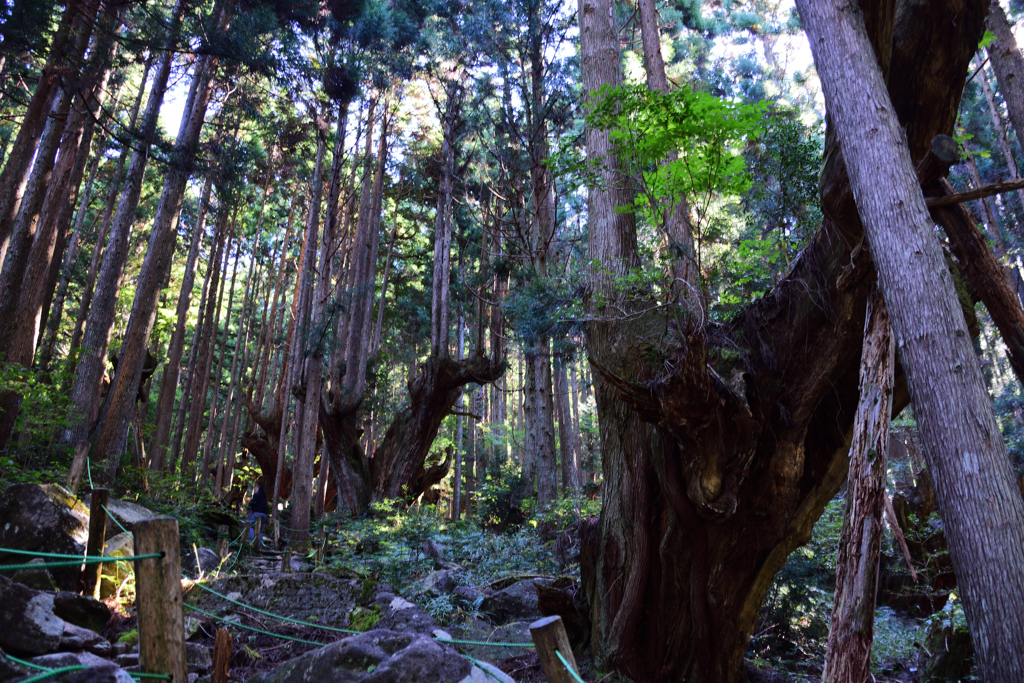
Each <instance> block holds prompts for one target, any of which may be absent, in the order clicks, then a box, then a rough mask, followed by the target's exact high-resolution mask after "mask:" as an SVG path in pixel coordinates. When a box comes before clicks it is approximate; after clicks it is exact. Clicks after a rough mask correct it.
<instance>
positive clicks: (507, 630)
mask: <svg viewBox="0 0 1024 683" xmlns="http://www.w3.org/2000/svg"><path fill="white" fill-rule="evenodd" d="M530 623H531V622H529V621H513V622H511V623H508V624H504V625H502V626H492V625H491V624H490V623H488V622H487V620H485V619H481V618H479V617H477V618H473V619H470V620H468V621H466V622H465V623H463V624H461V625H459V626H457V627H452V629H451V632H452V633H454V634H455V638H457V639H458V640H473V641H476V642H481V643H523V644H532V643H533V636H532V635H531V634H530ZM458 648H459V651H460V652H463V653H465V654H467V655H470V656H471V657H475V658H476V659H504V658H505V657H519V656H521V655H525V654H529V653H531V652H533V649H532V648H531V647H529V646H527V647H494V646H492V645H463V644H460V645H459V646H458Z"/></svg>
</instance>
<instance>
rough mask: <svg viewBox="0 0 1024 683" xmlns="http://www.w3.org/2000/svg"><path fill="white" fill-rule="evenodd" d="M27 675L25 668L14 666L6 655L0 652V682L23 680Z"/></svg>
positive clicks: (26, 668) (19, 665)
mask: <svg viewBox="0 0 1024 683" xmlns="http://www.w3.org/2000/svg"><path fill="white" fill-rule="evenodd" d="M28 675H29V670H28V667H27V666H22V665H21V664H15V663H14V662H12V661H11V660H10V659H8V657H7V655H5V654H4V653H3V652H0V681H9V680H12V679H15V678H23V677H25V676H28Z"/></svg>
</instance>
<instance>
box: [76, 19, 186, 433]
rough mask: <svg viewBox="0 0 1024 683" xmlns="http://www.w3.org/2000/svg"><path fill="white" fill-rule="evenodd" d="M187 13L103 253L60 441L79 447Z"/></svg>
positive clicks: (163, 63) (173, 32) (171, 33)
mask: <svg viewBox="0 0 1024 683" xmlns="http://www.w3.org/2000/svg"><path fill="white" fill-rule="evenodd" d="M184 9H185V0H177V2H176V3H175V5H174V9H172V10H171V17H170V22H169V25H168V27H167V37H166V39H165V41H164V44H163V48H164V50H163V53H162V54H161V56H160V61H159V65H158V67H157V73H156V76H155V77H154V79H153V87H152V92H151V93H150V96H149V102H148V103H147V104H146V113H145V115H144V116H143V118H142V130H141V135H140V138H141V139H140V141H139V144H138V146H137V147H135V148H134V149H133V150H132V156H131V162H130V163H129V165H128V172H127V175H126V176H125V180H124V184H123V185H122V186H121V190H120V192H119V193H118V195H117V197H118V204H117V211H116V213H115V214H114V218H113V223H112V225H111V230H110V237H109V240H108V244H107V246H106V248H105V249H104V253H103V261H102V265H101V266H100V270H99V273H98V276H97V278H98V279H97V284H96V290H95V292H94V294H93V301H92V303H91V305H90V306H89V315H88V320H87V326H86V330H85V334H84V336H83V339H82V346H83V349H82V354H81V356H80V358H79V361H78V366H77V369H76V372H75V380H74V383H73V385H72V387H71V396H70V404H71V405H70V409H69V415H68V424H69V426H68V428H67V429H65V430H64V431H63V433H62V434H61V439H60V441H61V443H62V444H63V445H69V446H74V445H75V444H78V443H80V442H81V441H84V440H85V438H86V436H87V435H88V432H89V426H90V421H91V419H92V415H93V413H94V412H95V407H96V404H97V402H98V399H99V386H100V380H101V378H102V377H103V373H104V371H105V370H106V366H107V347H108V346H109V344H110V334H111V327H112V326H113V322H114V309H115V305H116V303H117V294H118V290H119V289H120V286H121V278H122V276H123V275H124V264H125V261H126V260H127V258H128V238H129V236H130V234H131V228H132V224H133V223H134V222H135V210H136V209H137V208H138V205H139V197H140V194H141V192H142V181H143V178H144V176H145V173H146V164H147V162H148V160H149V149H150V146H151V145H152V144H153V141H154V139H155V137H156V125H157V118H158V117H159V114H160V107H161V105H162V104H163V99H164V93H165V92H166V91H167V80H168V78H169V77H170V73H171V63H172V61H173V59H174V54H175V52H176V50H175V46H176V44H177V40H178V31H179V28H180V26H181V17H182V14H183V13H184ZM126 151H127V150H126Z"/></svg>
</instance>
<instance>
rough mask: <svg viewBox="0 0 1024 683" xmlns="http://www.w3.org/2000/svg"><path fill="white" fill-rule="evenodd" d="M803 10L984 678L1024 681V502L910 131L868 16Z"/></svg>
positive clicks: (824, 2) (833, 1)
mask: <svg viewBox="0 0 1024 683" xmlns="http://www.w3.org/2000/svg"><path fill="white" fill-rule="evenodd" d="M797 8H798V10H799V11H800V16H801V19H802V20H803V23H804V28H805V30H806V31H807V34H808V39H809V40H810V43H811V48H812V52H813V54H814V61H815V65H816V66H817V69H818V73H819V75H820V76H821V80H822V87H823V90H824V93H825V98H826V102H827V105H828V107H829V111H830V113H831V116H832V118H833V121H834V123H835V128H836V131H837V134H838V137H839V139H840V141H841V143H842V145H843V150H844V157H845V159H846V163H847V168H848V170H849V176H850V181H851V186H852V188H853V192H854V196H855V197H856V199H857V208H858V211H859V213H860V215H861V218H862V220H863V222H864V228H865V232H866V236H867V239H868V242H869V244H870V245H871V255H872V257H873V259H874V262H875V266H876V268H877V269H878V276H879V281H880V283H881V285H882V291H883V293H884V294H885V300H886V304H887V306H888V308H889V310H890V312H891V313H892V320H893V328H894V330H895V335H896V338H897V339H898V344H897V346H898V347H899V349H900V359H901V361H902V366H903V368H904V370H905V372H906V373H907V383H908V385H909V388H910V392H911V397H912V399H913V406H914V416H915V418H916V419H917V422H918V426H919V429H920V435H921V440H922V443H923V445H924V452H925V456H926V459H927V461H928V468H929V470H930V471H931V473H932V478H933V481H934V484H935V493H936V497H937V500H938V503H939V510H940V513H941V515H942V518H943V523H944V526H945V529H946V537H947V539H948V541H949V547H950V556H951V558H952V560H953V566H954V568H955V570H956V575H957V579H958V584H959V587H960V593H961V595H962V597H963V600H964V610H965V612H966V614H967V620H968V625H969V626H970V629H971V633H972V636H973V640H974V646H975V649H976V651H977V653H978V664H979V667H980V669H981V673H982V676H983V677H984V678H985V679H986V680H989V681H994V682H996V683H999V682H1001V681H1006V682H1009V681H1020V680H1024V499H1022V498H1021V496H1020V492H1019V491H1018V490H1017V486H1016V481H1015V479H1014V477H1013V473H1012V471H1011V469H1010V464H1009V460H1008V459H1007V456H1006V447H1005V444H1004V442H1003V438H1002V435H1001V434H1000V432H999V427H998V425H997V424H996V420H995V415H994V413H993V410H992V404H991V401H990V399H989V396H988V394H987V392H986V391H985V385H984V380H983V378H982V374H981V369H980V367H979V366H978V363H977V359H976V358H975V355H974V349H973V348H972V346H971V342H970V336H969V334H968V331H967V325H966V322H965V319H964V315H963V313H962V311H961V308H960V304H959V302H958V299H957V293H956V291H955V290H954V288H953V283H952V282H951V278H950V274H949V272H948V271H947V269H946V263H945V260H944V258H943V254H942V249H941V247H940V245H939V243H938V241H937V240H936V239H935V237H934V233H933V221H932V219H931V217H930V216H929V215H928V210H927V208H926V207H925V203H924V197H923V195H922V193H921V191H920V188H919V187H918V179H917V177H916V175H915V173H914V168H913V165H912V162H911V155H910V153H909V150H908V149H907V142H906V138H905V137H904V133H903V131H902V128H901V126H900V122H899V120H898V119H897V117H896V114H895V112H894V111H893V104H892V102H891V101H890V99H889V96H888V95H887V93H886V89H885V83H884V81H883V78H882V74H881V71H880V69H879V68H878V64H877V62H876V61H874V60H873V59H871V56H872V54H871V52H872V51H871V47H870V41H869V38H868V34H867V31H866V29H865V25H864V22H863V19H862V18H861V15H860V13H858V12H852V11H850V10H849V9H848V8H847V7H845V6H842V5H841V4H840V2H839V0H820V1H818V2H814V3H811V2H808V0H797ZM975 37H978V36H977V34H975Z"/></svg>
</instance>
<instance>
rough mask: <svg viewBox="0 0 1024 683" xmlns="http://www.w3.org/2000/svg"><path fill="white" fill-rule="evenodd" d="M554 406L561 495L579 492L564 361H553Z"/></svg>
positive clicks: (577, 465)
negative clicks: (560, 467) (560, 462)
mask: <svg viewBox="0 0 1024 683" xmlns="http://www.w3.org/2000/svg"><path fill="white" fill-rule="evenodd" d="M555 408H556V411H557V413H558V445H559V450H560V451H561V456H562V495H565V496H569V495H573V494H575V493H577V492H579V461H578V460H577V456H576V453H577V448H576V438H575V434H574V433H573V431H572V430H573V427H572V418H571V417H570V414H571V411H570V408H569V378H568V373H566V370H565V362H564V361H562V360H557V361H556V362H555Z"/></svg>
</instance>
